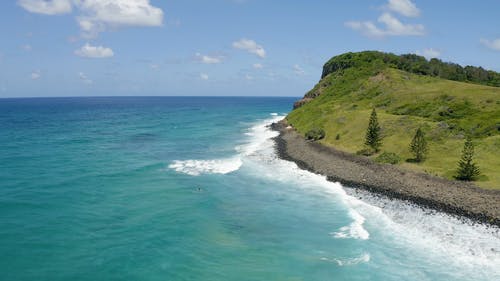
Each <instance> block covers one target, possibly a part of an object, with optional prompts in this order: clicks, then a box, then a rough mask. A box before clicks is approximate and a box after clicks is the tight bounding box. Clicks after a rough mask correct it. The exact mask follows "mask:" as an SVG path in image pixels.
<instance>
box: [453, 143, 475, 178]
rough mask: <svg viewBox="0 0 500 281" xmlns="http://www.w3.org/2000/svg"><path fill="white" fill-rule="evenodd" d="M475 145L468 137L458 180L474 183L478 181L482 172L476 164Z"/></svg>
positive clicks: (460, 162) (460, 163) (458, 171)
mask: <svg viewBox="0 0 500 281" xmlns="http://www.w3.org/2000/svg"><path fill="white" fill-rule="evenodd" d="M473 157H474V144H473V143H472V139H471V138H470V136H468V137H467V138H466V140H465V143H464V149H463V150H462V158H461V159H460V161H459V162H458V170H457V176H456V179H458V180H463V181H474V180H476V179H477V178H478V177H479V175H480V174H481V172H480V171H479V167H478V166H477V165H476V163H474V161H473V159H472V158H473Z"/></svg>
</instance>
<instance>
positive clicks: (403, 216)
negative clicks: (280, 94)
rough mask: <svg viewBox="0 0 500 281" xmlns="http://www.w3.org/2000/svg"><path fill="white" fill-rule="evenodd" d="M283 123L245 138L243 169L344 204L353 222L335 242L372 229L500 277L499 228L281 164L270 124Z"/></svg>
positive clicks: (425, 253) (440, 259) (460, 266)
mask: <svg viewBox="0 0 500 281" xmlns="http://www.w3.org/2000/svg"><path fill="white" fill-rule="evenodd" d="M281 118H283V117H281V116H276V118H272V119H270V120H267V123H266V122H263V123H260V124H257V125H255V126H254V127H252V128H251V129H250V130H249V132H248V133H247V135H248V136H249V137H250V138H251V140H252V141H251V142H250V143H249V144H248V145H246V146H243V147H241V148H240V149H241V151H242V152H246V153H244V154H243V155H244V158H245V159H246V160H245V161H246V162H245V165H247V164H254V165H253V169H255V170H256V172H255V174H256V175H258V176H266V177H269V178H272V179H273V180H277V181H282V182H293V183H295V184H296V186H299V187H302V188H315V189H320V190H322V191H323V192H325V193H326V194H330V195H331V196H332V197H335V198H337V199H340V201H341V202H343V204H344V205H345V206H346V208H347V210H348V213H349V216H350V217H351V219H352V222H351V223H350V224H348V225H346V226H343V227H341V228H340V229H337V230H334V231H332V232H331V233H330V235H332V238H333V239H358V240H367V239H369V238H370V236H371V235H370V231H371V230H373V231H377V235H378V236H380V235H382V236H385V237H386V238H385V239H387V240H390V241H392V243H394V244H395V247H404V248H411V249H412V251H415V252H417V253H419V255H420V256H421V257H420V258H422V259H428V258H432V259H433V260H434V261H435V262H436V263H440V264H442V265H443V266H444V265H446V266H448V267H450V268H455V270H466V271H468V272H469V273H468V274H473V275H476V276H477V277H478V279H489V278H490V277H491V276H498V277H499V278H500V267H499V266H498V265H499V264H500V230H499V228H498V227H494V226H485V225H481V224H473V222H471V221H468V220H463V219H459V218H456V217H453V216H449V215H447V214H445V213H441V212H437V211H433V210H429V209H425V208H421V207H420V206H416V205H413V204H410V203H408V202H406V201H401V200H393V199H388V198H384V197H380V196H376V195H373V194H371V193H368V192H365V191H359V190H357V189H352V188H349V187H343V186H342V185H341V184H340V183H334V182H329V181H327V180H326V177H325V176H322V175H318V174H314V173H311V172H308V171H305V170H302V169H300V168H299V167H298V166H297V165H296V164H295V163H293V162H290V161H286V160H282V159H279V158H278V157H277V155H276V152H275V150H274V141H273V140H272V138H273V137H275V136H277V135H278V133H277V132H274V131H272V130H271V129H270V128H269V127H268V125H269V124H270V123H272V122H276V121H279V119H281ZM250 160H253V161H250ZM366 224H368V226H366ZM367 228H368V229H367ZM370 229H371V230H370ZM377 239H380V237H377ZM329 260H330V261H333V262H336V263H337V264H339V265H347V264H350V263H351V264H355V263H357V262H368V261H369V260H370V254H369V253H366V254H363V255H362V256H361V257H359V259H358V258H352V259H329ZM339 261H340V262H339ZM340 263H342V264H340ZM497 280H500V279H497Z"/></svg>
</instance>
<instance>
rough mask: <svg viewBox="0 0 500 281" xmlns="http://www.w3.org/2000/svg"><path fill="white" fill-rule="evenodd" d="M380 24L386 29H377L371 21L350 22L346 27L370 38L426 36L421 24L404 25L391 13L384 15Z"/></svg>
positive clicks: (380, 18) (380, 19)
mask: <svg viewBox="0 0 500 281" xmlns="http://www.w3.org/2000/svg"><path fill="white" fill-rule="evenodd" d="M378 22H379V23H382V24H383V25H384V28H380V27H377V26H376V25H375V24H374V23H373V22H371V21H364V22H360V21H349V22H346V23H345V25H346V26H347V27H349V28H351V29H353V30H357V31H360V32H361V33H362V34H363V35H365V36H368V37H378V38H380V37H385V36H422V35H424V34H425V28H424V26H423V25H421V24H404V23H402V22H401V21H399V20H398V19H397V18H395V17H394V16H393V15H391V14H390V13H383V14H382V15H381V16H380V17H379V18H378Z"/></svg>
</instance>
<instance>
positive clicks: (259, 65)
mask: <svg viewBox="0 0 500 281" xmlns="http://www.w3.org/2000/svg"><path fill="white" fill-rule="evenodd" d="M252 66H253V68H255V69H262V68H263V67H264V66H263V65H262V64H260V63H254V64H253V65H252Z"/></svg>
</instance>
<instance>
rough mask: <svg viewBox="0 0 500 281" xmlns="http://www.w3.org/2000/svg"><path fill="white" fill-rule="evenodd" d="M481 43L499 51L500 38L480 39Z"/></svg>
mask: <svg viewBox="0 0 500 281" xmlns="http://www.w3.org/2000/svg"><path fill="white" fill-rule="evenodd" d="M480 41H481V44H483V45H484V46H486V47H488V48H490V49H492V50H495V51H500V38H497V39H493V40H488V39H481V40H480Z"/></svg>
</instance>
